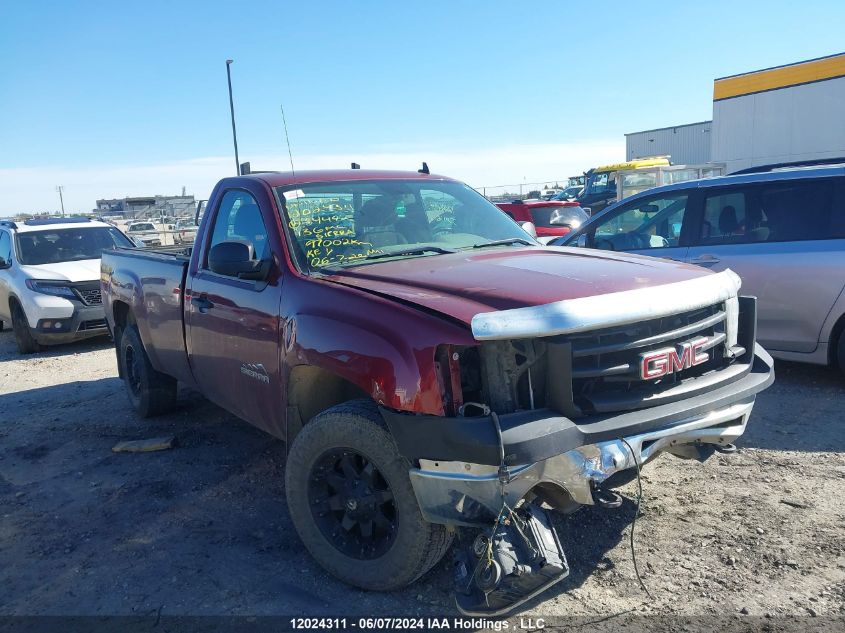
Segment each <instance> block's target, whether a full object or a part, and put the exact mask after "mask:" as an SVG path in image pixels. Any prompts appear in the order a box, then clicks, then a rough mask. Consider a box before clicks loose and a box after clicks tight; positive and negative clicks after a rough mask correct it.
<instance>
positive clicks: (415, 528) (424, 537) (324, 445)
mask: <svg viewBox="0 0 845 633" xmlns="http://www.w3.org/2000/svg"><path fill="white" fill-rule="evenodd" d="M409 468H410V464H409V463H408V461H407V460H406V459H405V458H404V457H402V455H400V454H399V451H398V450H397V449H396V445H395V444H394V442H393V440H392V439H391V437H390V434H389V433H388V431H387V429H386V428H384V423H383V421H382V418H381V414H380V413H379V411H378V409H377V408H376V406H375V405H374V404H373V403H372V402H370V401H365V400H362V401H354V402H349V403H346V404H341V405H338V406H335V407H332V408H331V409H328V410H326V411H324V412H323V413H321V414H320V415H318V416H317V417H315V418H314V419H313V420H312V421H311V422H309V423H308V424H307V425H305V428H303V429H302V431H301V432H300V433H299V435H297V436H296V439H295V440H294V442H293V444H292V446H291V447H290V452H289V456H288V462H287V468H286V473H285V492H286V494H287V499H288V509H289V511H290V514H291V519H292V520H293V524H294V526H295V527H296V531H297V532H298V533H299V537H300V538H301V539H302V542H303V543H304V544H305V547H306V548H307V549H308V551H309V552H311V555H312V556H313V557H314V558H315V559H316V560H317V562H318V563H319V564H320V565H322V567H323V568H325V569H326V570H327V571H328V572H329V573H330V574H332V575H333V576H336V577H337V578H339V579H340V580H343V581H344V582H347V583H349V584H350V585H354V586H356V587H361V588H363V589H373V590H380V591H388V590H392V589H398V588H400V587H404V586H406V585H408V584H410V583H412V582H413V581H414V580H416V579H417V578H419V577H420V576H422V575H423V574H424V573H425V572H427V571H428V570H429V569H431V568H432V567H433V566H434V565H435V564H436V563H437V562H438V561H439V560H440V559H441V558H442V557H443V554H445V553H446V550H447V549H448V548H449V545H450V544H451V541H452V536H451V534H450V533H449V532H447V531H446V528H445V527H444V526H442V525H436V524H433V523H428V522H427V521H425V520H424V519H423V517H422V514H421V513H420V509H419V507H418V506H417V501H416V497H415V495H414V490H413V488H412V487H411V480H410V478H409V477H408V470H409Z"/></svg>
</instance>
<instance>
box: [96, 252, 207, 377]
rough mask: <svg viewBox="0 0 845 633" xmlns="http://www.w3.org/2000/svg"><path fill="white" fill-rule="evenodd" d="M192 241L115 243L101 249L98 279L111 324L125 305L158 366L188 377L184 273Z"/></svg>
mask: <svg viewBox="0 0 845 633" xmlns="http://www.w3.org/2000/svg"><path fill="white" fill-rule="evenodd" d="M190 251H191V247H190V246H187V247H185V246H164V247H155V248H116V249H109V250H106V251H103V257H102V264H101V284H102V295H103V307H104V309H105V312H106V319H107V321H108V323H109V327H111V328H112V330H114V328H115V322H116V316H117V315H118V314H119V312H120V310H122V309H124V306H125V307H126V308H128V309H129V310H130V311H131V312H132V314H133V315H134V318H135V323H136V324H137V327H138V332H139V334H140V335H141V340H142V341H143V343H144V347H145V348H146V350H147V355H148V356H149V357H150V362H151V363H152V365H153V367H155V368H156V369H157V370H158V371H160V372H163V373H166V374H169V375H171V376H174V377H176V378H178V379H180V380H183V381H185V380H190V377H191V373H190V368H189V365H188V356H187V352H186V346H185V328H184V297H185V276H186V274H187V271H188V262H189V260H190Z"/></svg>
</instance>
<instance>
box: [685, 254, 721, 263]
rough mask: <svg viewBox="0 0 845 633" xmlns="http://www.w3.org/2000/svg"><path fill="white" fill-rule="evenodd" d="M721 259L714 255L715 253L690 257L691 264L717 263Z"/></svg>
mask: <svg viewBox="0 0 845 633" xmlns="http://www.w3.org/2000/svg"><path fill="white" fill-rule="evenodd" d="M720 261H722V260H721V259H719V258H718V257H716V256H715V255H699V256H698V257H696V258H694V259H691V260H690V263H691V264H718V263H719V262H720Z"/></svg>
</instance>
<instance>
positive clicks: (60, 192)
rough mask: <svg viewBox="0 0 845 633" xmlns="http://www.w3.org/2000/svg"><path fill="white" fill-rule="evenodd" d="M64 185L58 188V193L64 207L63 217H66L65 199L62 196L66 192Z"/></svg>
mask: <svg viewBox="0 0 845 633" xmlns="http://www.w3.org/2000/svg"><path fill="white" fill-rule="evenodd" d="M64 188H65V186H64V185H59V186H58V187H56V191H58V192H59V203H60V204H61V205H62V217H65V199H64V197H63V196H62V191H63V190H64Z"/></svg>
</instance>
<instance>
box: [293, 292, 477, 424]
mask: <svg viewBox="0 0 845 633" xmlns="http://www.w3.org/2000/svg"><path fill="white" fill-rule="evenodd" d="M297 281H298V283H295V284H291V285H290V286H288V288H287V290H288V291H291V295H294V296H295V295H298V294H299V291H301V293H302V294H301V302H297V303H299V305H297V306H296V307H295V310H292V311H291V313H290V314H289V315H288V316H287V317H286V318H285V326H284V333H283V342H282V343H283V347H284V351H285V358H286V361H287V363H286V364H287V366H288V367H293V366H297V365H313V366H317V367H320V368H321V369H324V370H326V371H328V372H330V373H332V374H335V375H337V376H340V377H341V378H343V379H344V380H347V381H348V382H350V383H352V384H354V385H356V386H357V387H359V388H360V389H361V390H362V391H363V392H364V393H366V394H367V395H369V396H370V397H371V398H372V399H373V400H374V401H376V402H378V403H379V404H381V405H383V406H385V407H388V408H391V409H395V410H400V411H408V412H414V413H428V414H431V415H443V414H444V409H443V397H442V393H441V388H440V382H439V379H438V373H437V368H436V365H435V351H436V349H437V347H438V346H439V345H443V344H452V345H473V344H475V343H476V342H475V340H474V339H473V338H472V335H471V333H470V332H469V328H468V327H461V326H460V325H458V324H456V323H454V322H452V321H449V320H447V319H445V318H441V317H439V316H438V315H435V314H430V313H427V312H423V311H421V310H418V309H415V308H413V307H411V306H408V305H405V304H403V303H400V302H397V301H393V300H390V299H388V298H385V297H382V296H379V295H374V294H371V293H369V292H366V291H362V290H358V289H353V288H349V287H347V286H340V285H335V284H331V283H327V282H313V281H312V282H309V281H303V280H301V279H300V280H297ZM292 286H296V288H292ZM282 303H283V305H285V303H286V302H285V300H284V299H283V301H282Z"/></svg>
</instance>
